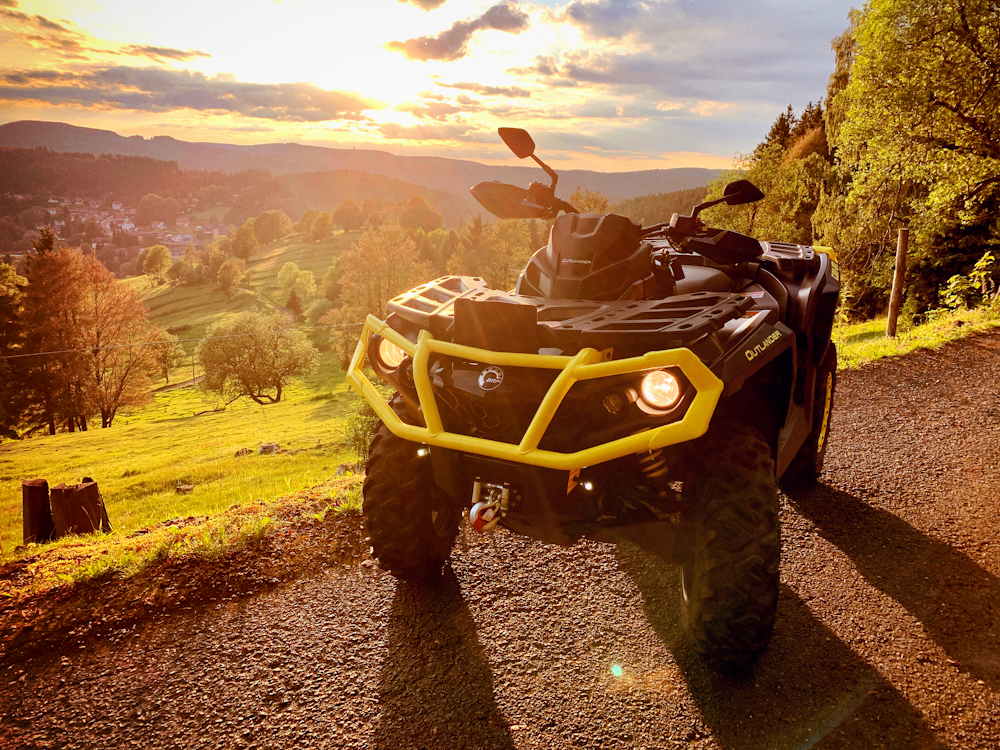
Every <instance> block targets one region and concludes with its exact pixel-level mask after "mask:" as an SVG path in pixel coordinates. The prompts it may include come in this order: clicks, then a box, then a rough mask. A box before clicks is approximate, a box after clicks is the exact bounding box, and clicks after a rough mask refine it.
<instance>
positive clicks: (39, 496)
mask: <svg viewBox="0 0 1000 750" xmlns="http://www.w3.org/2000/svg"><path fill="white" fill-rule="evenodd" d="M21 498H22V507H23V511H24V512H23V514H22V519H23V522H22V534H21V536H22V539H23V540H24V541H23V543H24V544H31V543H32V542H37V543H39V544H41V543H43V542H47V541H49V540H50V539H52V533H53V531H55V526H54V525H53V523H52V511H51V510H50V509H49V483H48V482H47V481H45V480H44V479H28V480H26V481H24V482H21Z"/></svg>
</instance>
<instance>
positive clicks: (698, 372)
mask: <svg viewBox="0 0 1000 750" xmlns="http://www.w3.org/2000/svg"><path fill="white" fill-rule="evenodd" d="M372 335H378V336H382V337H383V338H385V339H388V340H389V341H390V342H392V343H393V344H395V345H396V346H398V347H399V348H400V349H402V350H403V351H405V352H406V353H407V354H409V355H410V356H411V357H413V382H414V385H415V386H416V390H417V396H418V398H419V400H420V408H421V410H422V411H423V415H424V422H425V423H426V425H427V426H426V427H420V426H418V425H410V424H406V423H405V422H403V421H402V420H401V419H400V418H399V417H398V416H396V414H395V412H393V410H392V409H391V408H390V406H389V404H388V403H387V402H386V400H385V399H384V398H382V395H381V394H380V393H379V392H378V391H377V390H376V389H375V387H374V386H373V385H372V383H371V381H370V380H368V378H367V377H366V376H365V374H364V372H362V368H363V367H364V364H365V353H366V352H367V350H368V341H369V339H370V338H371V337H372ZM433 353H437V354H443V355H447V356H449V357H457V358H460V359H464V360H468V361H470V362H477V363H482V364H489V365H497V366H501V367H503V366H507V367H534V368H543V369H548V370H560V371H561V372H560V373H559V374H558V375H557V376H556V379H555V381H554V382H553V383H552V385H551V386H550V387H549V390H548V392H547V393H546V394H545V397H544V398H543V399H542V402H541V403H540V404H539V405H538V409H537V410H536V411H535V416H534V417H533V418H532V420H531V424H529V425H528V429H527V430H526V431H525V433H524V437H522V438H521V442H520V443H519V444H518V445H513V444H511V443H503V442H499V441H497V440H487V439H485V438H477V437H469V436H468V435H459V434H456V433H454V432H446V431H445V429H444V425H443V424H442V423H441V413H440V412H439V411H438V405H437V401H435V399H434V390H433V386H432V385H431V379H430V374H429V372H428V361H429V359H430V356H431V354H433ZM662 367H676V368H678V369H680V370H681V372H683V373H684V375H685V377H687V379H688V381H689V382H690V383H691V385H692V386H694V388H695V397H694V400H693V401H692V403H691V405H690V407H689V408H688V410H687V413H686V414H685V415H684V418H683V419H681V420H680V421H677V422H671V423H670V424H665V425H663V426H662V427H655V428H653V429H651V430H646V431H645V432H640V433H637V434H635V435H629V436H627V437H623V438H619V439H617V440H612V441H610V442H607V443H602V444H601V445H595V446H593V447H592V448H586V449H584V450H581V451H577V452H576V453H557V452H555V451H546V450H540V449H539V448H538V443H539V442H541V439H542V437H543V436H544V435H545V431H546V430H547V429H548V427H549V423H550V422H551V421H552V418H553V417H554V416H555V414H556V411H558V409H559V405H560V404H561V403H562V400H563V399H564V398H565V397H566V394H567V393H569V390H570V388H572V387H573V384H574V383H577V382H579V381H581V380H593V379H594V378H606V377H610V376H614V375H624V374H626V373H630V372H634V373H640V372H642V371H644V370H653V369H657V368H662ZM347 379H348V381H350V383H351V386H352V387H353V388H354V390H356V391H357V392H358V393H359V394H361V396H362V397H363V398H364V399H365V400H366V401H368V403H369V404H371V406H372V408H373V409H374V410H375V412H376V413H377V414H378V416H379V418H380V419H381V420H382V421H383V422H384V423H385V425H386V427H388V428H389V430H390V431H391V432H392V433H393V434H394V435H397V436H398V437H401V438H403V439H404V440H412V441H413V442H415V443H426V444H427V445H432V446H438V447H441V448H451V449H453V450H457V451H463V452H465V453H474V454H476V455H480V456H489V457H490V458H498V459H501V460H504V461H513V462H515V463H520V464H530V465H532V466H541V467H544V468H547V469H559V470H564V471H565V470H570V471H572V470H573V469H581V468H583V467H585V466H593V465H594V464H599V463H603V462H605V461H611V460H612V459H615V458H621V457H622V456H627V455H629V454H632V453H643V452H646V451H652V450H656V449H657V448H663V447H665V446H667V445H674V444H676V443H682V442H685V441H688V440H694V439H695V438H698V437H701V436H702V435H704V434H705V431H706V430H707V429H708V423H709V421H710V420H711V419H712V414H713V413H714V412H715V406H716V404H717V403H718V402H719V396H720V395H721V393H722V387H723V383H722V381H721V380H719V379H718V378H717V377H715V375H714V374H713V373H712V371H711V370H709V369H708V368H707V367H706V366H705V365H704V364H703V363H702V361H701V360H700V359H698V357H696V356H695V355H694V353H693V352H692V351H691V350H689V349H666V350H663V351H656V352H648V353H647V354H644V355H643V356H641V357H631V358H629V359H619V360H615V361H611V350H610V349H609V350H606V351H604V352H599V351H597V350H596V349H583V350H581V351H580V352H579V353H578V354H576V355H574V356H572V357H569V356H557V355H545V354H517V353H514V352H493V351H488V350H486V349H476V348H473V347H471V346H462V345H460V344H453V343H451V342H448V341H438V340H437V339H435V338H434V337H433V336H431V334H430V332H429V331H427V330H422V331H420V335H419V337H418V338H417V343H416V345H414V344H412V343H411V342H410V341H409V340H407V339H406V338H405V337H404V336H402V335H401V334H399V333H397V332H396V331H394V330H393V329H392V328H390V327H389V326H388V325H387V324H386V323H385V322H383V321H381V320H379V319H378V318H376V317H375V316H374V315H369V316H368V319H367V320H366V321H365V325H364V329H363V330H362V332H361V340H360V341H359V342H358V346H357V349H355V350H354V357H353V358H352V359H351V366H350V368H349V369H348V372H347Z"/></svg>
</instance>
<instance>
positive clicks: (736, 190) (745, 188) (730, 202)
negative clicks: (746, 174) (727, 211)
mask: <svg viewBox="0 0 1000 750" xmlns="http://www.w3.org/2000/svg"><path fill="white" fill-rule="evenodd" d="M763 197H764V194H763V193H762V192H760V190H759V189H758V188H757V186H756V185H754V184H753V183H752V182H750V180H736V181H734V182H730V183H729V184H728V185H726V189H725V190H723V191H722V198H723V199H724V200H725V202H726V205H727V206H742V205H743V204H744V203H753V202H754V201H759V200H760V199H761V198H763Z"/></svg>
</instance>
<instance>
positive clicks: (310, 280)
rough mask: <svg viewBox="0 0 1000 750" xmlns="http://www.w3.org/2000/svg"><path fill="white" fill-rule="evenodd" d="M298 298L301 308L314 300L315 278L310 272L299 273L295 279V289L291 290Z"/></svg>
mask: <svg viewBox="0 0 1000 750" xmlns="http://www.w3.org/2000/svg"><path fill="white" fill-rule="evenodd" d="M293 291H294V292H295V294H296V296H297V297H298V298H299V302H300V303H301V304H302V306H303V307H305V306H306V305H308V304H309V303H310V302H312V301H313V300H314V299H315V298H316V277H315V276H313V272H312V271H299V275H298V276H296V277H295V289H294V290H293Z"/></svg>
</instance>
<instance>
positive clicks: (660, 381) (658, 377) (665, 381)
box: [640, 370, 681, 409]
mask: <svg viewBox="0 0 1000 750" xmlns="http://www.w3.org/2000/svg"><path fill="white" fill-rule="evenodd" d="M640 393H641V395H642V400H643V401H645V402H646V404H647V405H649V406H652V407H653V408H654V409H669V408H670V407H671V406H673V405H674V404H676V403H677V401H678V400H679V399H680V397H681V384H680V382H678V380H677V378H676V377H674V376H673V375H671V374H670V373H669V372H667V371H666V370H654V371H653V372H651V373H649V374H648V375H646V377H644V378H643V379H642V387H641V388H640Z"/></svg>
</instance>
